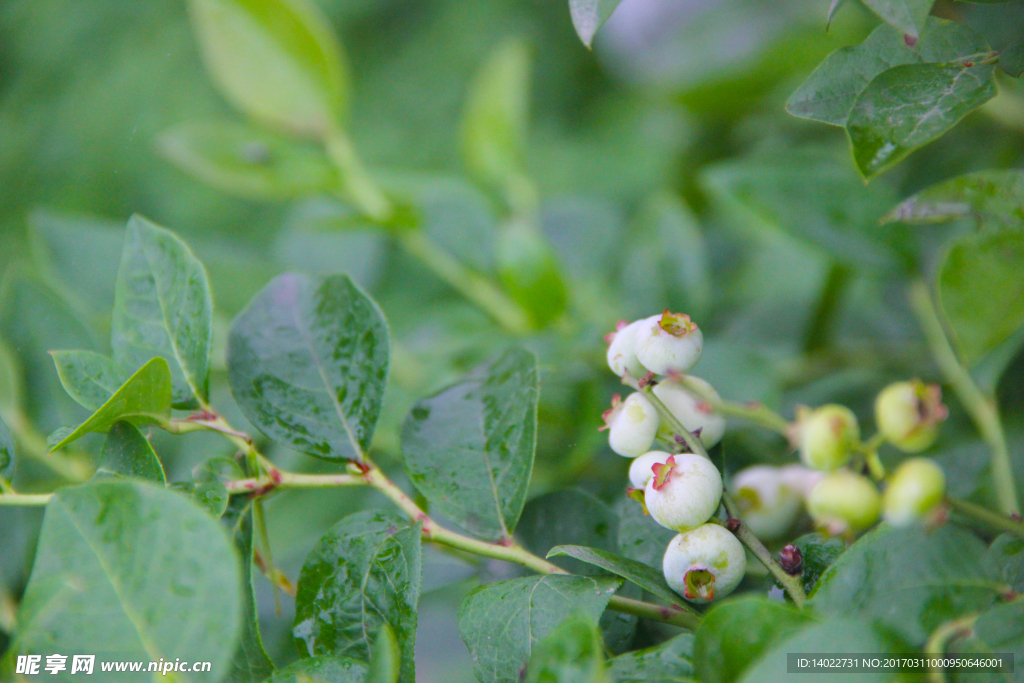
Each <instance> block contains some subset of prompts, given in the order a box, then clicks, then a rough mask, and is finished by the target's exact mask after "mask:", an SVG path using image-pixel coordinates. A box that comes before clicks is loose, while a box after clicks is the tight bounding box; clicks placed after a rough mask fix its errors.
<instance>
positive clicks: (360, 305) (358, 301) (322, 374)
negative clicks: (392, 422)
mask: <svg viewBox="0 0 1024 683" xmlns="http://www.w3.org/2000/svg"><path fill="white" fill-rule="evenodd" d="M388 353H389V342H388V329H387V323H385V321H384V315H383V314H382V313H381V311H380V309H379V308H378V307H377V304H376V303H374V301H373V300H372V299H370V298H369V297H368V296H367V295H366V294H364V293H363V292H362V290H360V289H359V288H358V287H357V286H356V285H355V284H353V283H352V281H351V280H349V278H348V277H347V276H345V275H335V276H331V277H326V278H311V277H309V276H306V275H300V274H297V273H286V274H284V275H281V276H279V277H277V278H275V279H274V280H273V281H271V282H270V284H268V285H267V286H266V287H264V288H263V289H262V290H261V291H260V292H259V294H257V295H256V296H255V298H254V299H253V300H252V301H251V302H250V303H249V305H248V307H246V309H245V310H244V311H242V312H241V313H240V314H239V315H238V317H237V318H235V322H234V324H233V325H232V326H231V334H230V336H229V339H228V352H227V357H228V377H229V379H230V382H231V391H232V393H233V394H234V396H235V400H236V401H238V406H239V408H241V409H242V412H243V413H244V414H245V416H246V418H248V419H249V421H250V422H252V423H253V424H254V425H256V426H257V427H259V428H260V430H261V431H263V433H265V434H266V435H267V436H269V437H271V438H272V439H274V440H275V441H278V442H280V443H282V444H284V445H286V446H289V447H290V448H294V449H295V450H298V451H301V452H303V453H309V454H310V455H315V456H317V457H319V458H323V459H324V460H332V461H342V460H347V459H352V458H355V459H362V457H363V453H364V452H365V450H366V449H367V447H369V445H370V440H371V438H372V437H373V430H374V427H375V426H376V424H377V418H378V416H379V415H380V410H381V404H382V402H383V398H384V386H385V384H386V382H387V376H388Z"/></svg>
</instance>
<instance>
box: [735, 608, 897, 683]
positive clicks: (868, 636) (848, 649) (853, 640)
mask: <svg viewBox="0 0 1024 683" xmlns="http://www.w3.org/2000/svg"><path fill="white" fill-rule="evenodd" d="M909 651H910V650H908V649H906V646H905V645H903V646H901V645H900V644H899V643H896V642H894V641H893V639H892V637H891V636H889V635H887V634H885V633H884V632H883V631H882V629H880V628H878V627H877V626H875V625H874V624H870V623H868V622H866V621H861V620H858V619H833V620H830V621H826V622H824V623H821V624H814V625H811V626H808V627H807V628H805V629H803V630H802V631H799V632H797V633H795V634H793V635H792V636H791V637H789V638H787V639H785V640H783V641H781V642H779V643H777V644H776V645H775V647H774V648H772V649H771V650H770V651H768V652H767V653H765V654H764V655H763V656H762V657H761V658H760V659H758V660H757V661H756V662H754V663H753V666H751V667H750V668H749V669H747V671H746V672H745V674H744V676H743V677H742V678H741V679H740V680H741V681H742V682H743V683H791V682H792V681H793V674H791V673H787V655H788V654H789V653H790V652H808V653H812V652H829V653H854V652H871V653H877V654H879V655H885V654H886V653H900V652H909ZM800 680H801V681H806V683H827V682H828V681H834V680H835V673H833V672H831V671H830V672H828V673H818V674H803V675H801V676H800ZM857 680H858V681H864V682H865V683H890V682H891V681H892V673H891V672H888V671H878V672H872V673H865V674H857Z"/></svg>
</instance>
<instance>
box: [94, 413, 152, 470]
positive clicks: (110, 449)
mask: <svg viewBox="0 0 1024 683" xmlns="http://www.w3.org/2000/svg"><path fill="white" fill-rule="evenodd" d="M96 473H97V474H115V475H120V476H123V477H130V478H132V479H142V480H144V481H149V482H152V483H154V484H159V485H161V486H166V485H167V478H166V477H165V476H164V467H163V465H162V464H161V463H160V458H159V457H158V456H157V454H156V452H155V451H154V450H153V446H151V445H150V443H149V439H147V438H146V437H145V436H144V435H143V434H142V432H140V431H139V428H138V427H136V426H135V425H133V424H132V423H131V422H126V421H123V422H116V423H114V425H113V426H112V427H111V428H110V431H109V432H107V438H106V440H105V441H104V442H103V455H102V456H101V457H100V464H99V469H97V470H96Z"/></svg>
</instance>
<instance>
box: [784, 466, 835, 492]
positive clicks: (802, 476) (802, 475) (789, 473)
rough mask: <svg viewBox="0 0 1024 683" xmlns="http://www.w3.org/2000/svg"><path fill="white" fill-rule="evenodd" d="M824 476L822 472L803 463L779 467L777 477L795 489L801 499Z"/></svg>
mask: <svg viewBox="0 0 1024 683" xmlns="http://www.w3.org/2000/svg"><path fill="white" fill-rule="evenodd" d="M824 477H825V474H824V473H823V472H819V471H818V470H812V469H810V468H808V467H804V466H803V465H786V466H784V467H780V468H779V478H781V479H782V483H783V484H785V485H786V486H788V487H789V488H790V489H792V490H793V491H795V492H796V494H797V495H799V496H800V498H801V499H803V500H806V499H807V496H809V495H811V489H813V488H814V487H815V486H817V485H818V482H819V481H821V480H822V479H823V478H824Z"/></svg>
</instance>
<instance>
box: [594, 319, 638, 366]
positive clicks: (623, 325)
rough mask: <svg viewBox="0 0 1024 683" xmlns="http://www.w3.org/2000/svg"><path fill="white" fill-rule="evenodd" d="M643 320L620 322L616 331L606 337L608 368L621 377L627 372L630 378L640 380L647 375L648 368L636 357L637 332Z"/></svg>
mask: <svg viewBox="0 0 1024 683" xmlns="http://www.w3.org/2000/svg"><path fill="white" fill-rule="evenodd" d="M642 322H643V320H636V321H633V322H631V323H627V322H626V321H625V320H620V321H619V324H618V325H617V326H616V328H615V331H614V332H611V333H609V334H607V335H605V338H604V339H605V341H606V342H608V367H609V368H611V369H612V372H614V373H615V374H616V375H618V376H619V377H622V376H623V375H625V374H626V373H627V372H628V373H629V376H630V377H634V378H636V379H640V378H641V377H643V376H644V375H646V374H647V368H645V367H644V366H643V365H641V364H640V361H639V360H638V359H637V357H636V347H635V343H636V331H637V329H638V328H639V327H640V323H642Z"/></svg>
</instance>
